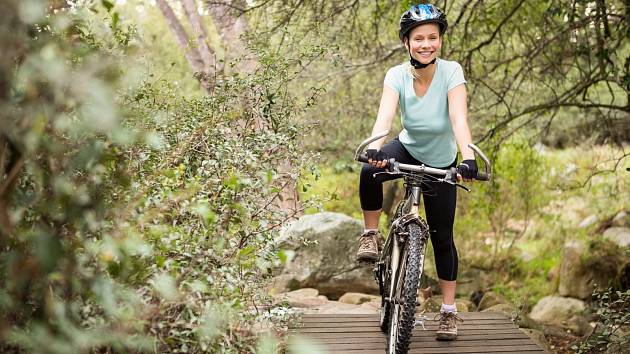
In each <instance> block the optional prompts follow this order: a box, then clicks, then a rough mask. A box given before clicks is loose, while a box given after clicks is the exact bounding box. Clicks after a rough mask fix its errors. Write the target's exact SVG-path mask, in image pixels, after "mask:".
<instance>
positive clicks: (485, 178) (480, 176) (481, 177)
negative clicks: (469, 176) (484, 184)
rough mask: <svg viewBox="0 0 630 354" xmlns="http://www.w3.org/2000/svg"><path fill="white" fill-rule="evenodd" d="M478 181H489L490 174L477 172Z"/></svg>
mask: <svg viewBox="0 0 630 354" xmlns="http://www.w3.org/2000/svg"><path fill="white" fill-rule="evenodd" d="M475 179H476V180H477V181H489V180H490V176H488V174H487V173H485V172H477V177H476V178H475Z"/></svg>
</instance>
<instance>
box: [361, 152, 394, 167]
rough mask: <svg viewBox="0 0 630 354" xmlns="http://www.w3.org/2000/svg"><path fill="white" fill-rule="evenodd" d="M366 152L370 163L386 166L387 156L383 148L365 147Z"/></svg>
mask: <svg viewBox="0 0 630 354" xmlns="http://www.w3.org/2000/svg"><path fill="white" fill-rule="evenodd" d="M366 154H367V158H368V162H369V163H370V165H372V166H376V167H378V168H385V167H387V160H388V159H389V158H388V157H387V154H386V153H385V152H384V151H383V150H376V149H367V151H366Z"/></svg>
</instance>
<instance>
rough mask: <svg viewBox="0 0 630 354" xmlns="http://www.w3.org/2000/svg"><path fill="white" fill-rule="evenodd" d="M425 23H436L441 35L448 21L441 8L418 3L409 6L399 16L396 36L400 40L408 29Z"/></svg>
mask: <svg viewBox="0 0 630 354" xmlns="http://www.w3.org/2000/svg"><path fill="white" fill-rule="evenodd" d="M425 23H437V24H438V25H439V26H440V35H443V34H444V32H446V29H447V28H448V21H446V15H445V14H444V12H442V10H440V9H438V8H437V7H435V6H433V5H431V4H418V5H415V6H412V7H410V8H409V10H407V11H405V13H403V14H402V16H400V30H399V31H398V37H399V38H400V40H401V41H402V39H403V38H404V37H405V36H406V35H407V34H408V33H409V31H411V30H412V29H414V28H415V27H418V26H420V25H423V24H425Z"/></svg>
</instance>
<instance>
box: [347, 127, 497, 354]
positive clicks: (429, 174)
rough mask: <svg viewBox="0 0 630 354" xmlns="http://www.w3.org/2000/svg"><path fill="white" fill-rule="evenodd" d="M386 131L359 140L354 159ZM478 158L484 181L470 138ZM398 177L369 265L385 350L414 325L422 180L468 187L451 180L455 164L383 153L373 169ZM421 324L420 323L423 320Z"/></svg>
mask: <svg viewBox="0 0 630 354" xmlns="http://www.w3.org/2000/svg"><path fill="white" fill-rule="evenodd" d="M387 134H389V131H384V132H382V133H380V134H377V135H375V136H372V137H370V138H368V139H366V140H364V141H363V142H362V143H361V144H360V145H359V147H358V148H357V150H356V154H355V160H357V161H360V162H365V163H367V162H368V158H367V156H366V155H365V154H364V152H363V150H364V149H365V147H366V146H367V145H368V144H370V143H371V142H373V141H376V140H378V139H381V138H383V137H385V136H387ZM468 146H469V147H470V148H471V149H472V150H473V151H474V152H475V155H476V156H478V157H479V158H480V159H481V160H483V162H484V170H485V172H482V171H479V173H478V175H477V178H476V179H477V180H479V181H489V180H490V178H491V175H492V171H491V170H492V166H491V164H490V161H489V160H488V158H487V157H486V156H485V155H484V154H483V152H482V151H481V150H480V149H479V148H478V147H477V146H475V145H474V144H469V145H468ZM378 174H389V175H396V176H400V177H402V178H404V181H405V197H404V198H403V200H402V201H401V202H400V203H399V204H398V206H397V207H396V211H395V213H394V216H393V218H392V222H391V224H390V228H389V233H388V235H387V240H386V241H385V245H384V247H383V251H382V252H381V254H380V257H379V259H378V261H377V262H376V264H375V267H374V277H375V279H376V281H377V282H378V286H379V292H380V294H381V313H380V315H381V316H380V321H379V325H380V328H381V331H383V333H385V334H387V353H388V354H394V353H397V354H405V353H407V351H408V349H409V344H410V342H411V335H412V331H413V328H414V327H415V325H416V318H415V312H416V306H417V305H419V304H418V303H417V301H416V300H417V292H418V286H419V283H420V278H421V276H422V272H423V268H424V251H425V248H426V245H427V242H428V241H429V227H428V226H427V223H426V221H425V220H423V219H422V218H421V217H420V216H419V215H418V210H419V208H420V199H421V198H420V196H421V195H422V192H423V189H422V188H423V184H424V183H425V182H426V181H427V180H432V181H437V182H441V183H448V184H451V185H454V186H456V187H460V188H462V189H464V190H466V191H468V192H469V191H470V190H469V189H468V188H466V187H465V186H463V185H461V184H459V183H457V181H458V178H457V177H458V175H457V169H456V168H454V167H453V168H450V169H439V168H432V167H428V166H425V165H409V164H402V163H399V162H397V161H396V160H395V159H393V158H392V159H389V161H388V167H387V170H386V171H384V172H378V173H375V174H374V176H376V175H378ZM423 326H424V325H423Z"/></svg>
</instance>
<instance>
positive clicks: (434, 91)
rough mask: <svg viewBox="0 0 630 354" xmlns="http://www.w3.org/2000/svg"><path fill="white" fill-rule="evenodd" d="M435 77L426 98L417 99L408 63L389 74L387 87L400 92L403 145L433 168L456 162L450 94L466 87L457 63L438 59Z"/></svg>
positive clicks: (400, 137)
mask: <svg viewBox="0 0 630 354" xmlns="http://www.w3.org/2000/svg"><path fill="white" fill-rule="evenodd" d="M435 64H436V65H437V67H436V70H435V75H434V76H433V80H432V81H431V85H430V86H429V88H428V89H427V92H426V93H425V94H424V96H422V97H418V96H416V93H415V91H414V89H413V77H412V76H411V74H410V73H409V67H410V64H409V63H408V62H406V63H403V64H400V65H397V66H394V67H393V68H391V69H389V70H388V71H387V74H386V75H385V82H384V83H385V85H387V86H388V87H390V88H392V89H393V90H395V91H397V92H398V94H399V102H400V113H401V114H400V118H401V122H402V126H403V128H404V129H403V130H402V131H401V132H400V135H398V138H399V139H400V142H401V143H402V144H403V146H404V147H405V148H406V149H407V151H409V153H410V154H411V156H413V157H414V158H415V159H416V160H419V161H422V162H423V163H425V164H427V165H430V166H433V167H446V166H448V165H450V164H451V163H453V161H455V157H456V156H457V143H456V141H455V136H454V135H453V128H452V126H451V120H450V119H449V115H448V91H450V90H451V89H453V88H454V87H456V86H459V85H461V84H465V83H466V80H465V79H464V71H463V70H462V67H461V65H459V64H458V63H457V62H454V61H448V60H442V59H439V58H438V59H437V60H436V62H435Z"/></svg>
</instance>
